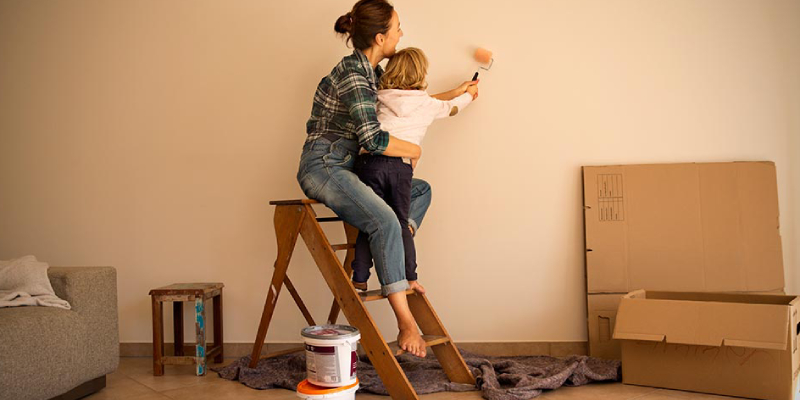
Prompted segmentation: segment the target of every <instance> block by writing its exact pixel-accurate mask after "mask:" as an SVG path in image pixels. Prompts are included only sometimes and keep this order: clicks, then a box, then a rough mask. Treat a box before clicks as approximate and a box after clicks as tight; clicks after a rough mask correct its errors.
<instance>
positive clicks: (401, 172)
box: [352, 154, 417, 282]
mask: <svg viewBox="0 0 800 400" xmlns="http://www.w3.org/2000/svg"><path fill="white" fill-rule="evenodd" d="M354 172H355V173H356V175H358V177H359V178H360V179H361V181H362V182H364V183H365V184H366V185H367V186H369V187H370V188H372V190H374V191H375V194H377V195H378V196H379V197H380V198H382V199H383V200H384V201H386V204H388V205H389V207H391V208H392V210H394V212H395V214H397V219H398V220H399V221H400V229H401V231H402V233H403V247H404V248H405V256H406V279H407V280H409V281H415V280H417V252H416V249H415V248H414V238H413V236H412V235H411V230H410V229H409V228H408V210H409V207H410V206H411V178H412V177H413V176H414V172H413V170H412V169H411V165H410V164H406V163H404V162H403V159H402V158H400V157H387V156H380V155H369V154H362V155H360V156H358V159H357V160H356V164H355V167H354ZM355 251H356V254H355V258H353V264H352V266H353V281H354V282H366V281H367V279H369V275H370V273H369V270H370V268H372V252H371V251H370V249H369V238H368V237H367V235H366V234H365V233H364V232H359V233H358V239H357V240H356V249H355Z"/></svg>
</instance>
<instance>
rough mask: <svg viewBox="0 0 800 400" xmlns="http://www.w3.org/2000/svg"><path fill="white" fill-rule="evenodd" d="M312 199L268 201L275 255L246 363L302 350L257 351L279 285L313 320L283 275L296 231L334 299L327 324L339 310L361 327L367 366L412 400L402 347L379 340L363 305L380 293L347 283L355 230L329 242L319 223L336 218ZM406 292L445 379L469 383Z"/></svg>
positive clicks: (441, 331) (426, 309)
mask: <svg viewBox="0 0 800 400" xmlns="http://www.w3.org/2000/svg"><path fill="white" fill-rule="evenodd" d="M318 203H319V202H317V201H316V200H309V199H303V200H286V201H272V202H270V204H271V205H274V206H276V208H275V235H276V237H277V241H278V256H277V259H276V260H275V271H274V272H273V274H272V282H271V284H270V287H269V291H268V293H267V301H266V303H265V304H264V312H263V313H262V314H261V323H260V324H259V326H258V334H257V335H256V341H255V343H254V345H253V352H252V354H251V361H250V367H251V368H255V367H256V365H257V364H258V361H259V360H260V359H264V358H270V357H275V356H279V355H284V354H288V353H293V352H296V351H300V350H303V347H299V348H296V349H290V350H285V351H281V352H276V353H270V354H266V355H263V356H262V355H261V348H262V346H263V345H264V339H265V338H266V336H267V330H268V329H269V324H270V321H271V319H272V314H273V312H274V311H275V304H276V303H277V301H278V295H279V294H280V292H281V288H282V287H283V285H286V288H287V289H288V290H289V293H290V294H291V295H292V298H293V299H294V301H295V303H297V306H298V307H299V308H300V311H301V312H302V313H303V316H304V317H305V319H306V322H308V324H309V325H316V323H315V322H314V319H313V318H312V317H311V313H309V312H308V309H307V308H306V306H305V304H304V303H303V300H302V299H301V298H300V295H299V294H298V293H297V290H296V289H295V287H294V285H292V282H291V281H290V280H289V277H288V276H287V269H288V267H289V260H290V259H291V257H292V252H293V251H294V246H295V243H297V238H298V236H302V238H303V241H304V242H305V243H306V246H307V247H308V250H309V251H310V252H311V255H312V256H313V258H314V261H315V262H316V264H317V266H318V267H319V270H320V272H322V276H323V277H324V278H325V281H326V282H327V283H328V287H330V289H331V292H332V293H333V297H334V300H333V304H332V305H331V311H330V314H329V315H328V321H327V323H328V324H335V323H336V319H337V318H338V316H339V311H340V310H341V311H342V312H343V313H344V315H345V317H346V318H347V320H348V322H349V323H350V324H351V325H353V326H355V327H356V328H358V330H359V331H361V344H362V346H363V347H364V349H365V351H366V353H367V355H368V356H369V359H370V361H371V362H372V365H373V366H375V370H376V371H377V372H378V375H379V376H380V377H381V380H382V381H383V384H384V386H386V389H387V390H388V391H389V395H390V396H391V398H393V399H418V397H417V393H416V392H415V391H414V388H413V387H411V383H409V381H408V378H407V377H406V375H405V373H404V372H403V370H402V369H401V368H400V364H398V362H397V359H396V358H395V355H398V354H401V353H402V350H399V349H397V348H396V344H394V343H387V342H386V340H384V338H383V336H382V335H381V333H380V332H379V331H378V328H377V326H375V321H373V319H372V317H371V316H370V314H369V312H368V311H367V308H366V304H365V303H366V302H368V301H374V300H382V299H385V298H386V297H384V296H381V294H380V290H372V291H368V292H364V293H357V292H356V289H355V288H354V287H353V285H352V284H351V283H350V276H351V274H352V269H351V265H350V264H351V262H352V261H353V257H354V255H355V242H356V237H357V236H358V230H357V229H356V228H354V227H352V226H350V225H349V224H347V223H344V228H345V233H346V236H347V243H346V244H337V245H331V244H330V243H329V242H328V238H327V237H326V236H325V233H324V232H323V230H322V227H321V226H320V222H335V221H341V219H339V218H336V217H317V214H316V212H315V211H314V209H313V207H312V204H318ZM337 250H347V255H346V257H345V261H344V265H342V263H341V262H340V261H339V258H338V257H337V256H336V254H335V251H337ZM406 296H407V298H408V305H409V308H410V309H411V313H412V314H413V315H414V318H415V319H416V320H417V324H418V325H419V327H420V329H421V330H422V334H423V339H424V340H425V342H426V343H427V345H428V346H430V347H431V349H432V350H433V353H434V354H435V355H436V358H437V359H438V360H439V363H440V364H441V365H442V369H444V372H445V374H447V377H448V378H449V379H450V381H452V382H458V383H466V384H473V385H474V384H475V377H473V376H472V373H471V372H470V370H469V368H468V367H467V364H466V363H465V362H464V359H463V358H461V354H460V353H459V352H458V349H457V348H456V346H455V344H454V343H453V341H452V339H451V338H450V335H449V334H448V333H447V330H445V328H444V325H442V322H441V321H440V320H439V317H438V316H437V315H436V312H435V311H434V310H433V306H431V303H430V302H429V301H428V299H427V297H426V296H425V295H421V294H419V293H416V292H414V291H413V290H408V291H406ZM393 348H394V350H393Z"/></svg>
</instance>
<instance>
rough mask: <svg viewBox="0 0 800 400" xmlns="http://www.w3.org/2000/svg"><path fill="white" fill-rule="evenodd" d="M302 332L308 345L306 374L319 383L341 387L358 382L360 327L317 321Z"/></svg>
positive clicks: (310, 380) (313, 382) (311, 380)
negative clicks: (357, 351)
mask: <svg viewBox="0 0 800 400" xmlns="http://www.w3.org/2000/svg"><path fill="white" fill-rule="evenodd" d="M300 334H301V335H302V336H303V341H304V342H305V345H306V374H307V377H308V381H309V382H310V383H312V384H314V385H317V386H325V387H341V386H350V385H352V384H354V383H356V381H357V379H356V365H358V353H356V350H357V349H358V339H361V334H360V333H359V332H358V329H356V328H354V327H352V326H348V325H315V326H309V327H307V328H304V329H303V330H302V331H301V332H300Z"/></svg>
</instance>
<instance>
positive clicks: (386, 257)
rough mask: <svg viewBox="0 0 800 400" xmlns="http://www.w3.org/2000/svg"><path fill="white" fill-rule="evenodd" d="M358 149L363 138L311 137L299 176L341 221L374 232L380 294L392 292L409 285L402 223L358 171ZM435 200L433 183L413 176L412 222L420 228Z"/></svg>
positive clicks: (302, 185) (372, 246)
mask: <svg viewBox="0 0 800 400" xmlns="http://www.w3.org/2000/svg"><path fill="white" fill-rule="evenodd" d="M358 150H359V146H358V142H356V141H355V140H349V139H345V138H339V139H337V140H335V141H333V142H332V141H330V140H328V139H327V138H325V137H322V138H319V139H316V140H314V141H312V142H307V143H306V144H305V145H303V154H302V156H301V157H300V168H299V170H298V172H297V181H298V182H299V183H300V188H302V189H303V193H305V195H306V196H308V198H311V199H315V200H318V201H321V202H323V203H325V205H326V206H328V208H330V209H331V210H333V212H335V213H336V215H338V216H339V217H340V218H341V219H342V220H344V221H345V222H347V223H348V224H350V225H353V226H354V227H356V228H358V229H359V230H360V231H362V232H365V233H366V234H367V235H369V245H370V250H371V251H372V257H373V259H374V261H375V272H376V273H377V274H378V280H379V281H380V283H381V294H383V295H384V296H387V295H389V294H391V293H395V292H400V291H404V290H406V289H408V287H409V286H408V281H407V280H406V271H405V255H404V250H403V237H402V233H401V226H400V222H399V221H398V219H397V215H396V214H395V213H394V211H393V210H392V208H391V207H389V205H388V204H386V202H385V201H384V200H383V199H381V198H380V197H378V195H377V194H375V192H374V191H373V190H372V189H371V188H370V187H368V186H367V185H365V184H364V183H363V182H361V180H360V179H358V176H356V174H355V173H354V172H353V166H354V165H355V161H356V156H357V155H358ZM430 204H431V188H430V185H428V183H427V182H425V181H423V180H421V179H414V180H412V182H411V207H410V210H409V218H408V224H409V225H411V226H412V227H413V228H414V232H415V233H416V231H417V230H418V229H419V227H420V226H421V225H422V219H423V218H424V217H425V213H426V212H427V211H428V207H429V206H430Z"/></svg>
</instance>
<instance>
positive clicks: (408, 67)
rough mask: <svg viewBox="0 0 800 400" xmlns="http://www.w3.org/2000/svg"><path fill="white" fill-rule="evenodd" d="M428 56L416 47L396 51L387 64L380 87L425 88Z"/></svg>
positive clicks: (426, 86)
mask: <svg viewBox="0 0 800 400" xmlns="http://www.w3.org/2000/svg"><path fill="white" fill-rule="evenodd" d="M427 74H428V58H427V57H425V53H423V52H422V50H420V49H418V48H416V47H407V48H405V49H402V50H400V51H398V52H397V53H395V54H394V55H393V56H392V58H390V59H389V63H388V64H386V71H384V73H383V75H382V76H381V82H380V85H379V86H380V87H379V89H402V90H425V89H427V88H428V83H427V82H425V76H426V75H427Z"/></svg>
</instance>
